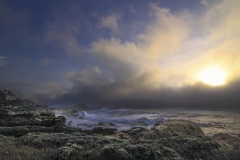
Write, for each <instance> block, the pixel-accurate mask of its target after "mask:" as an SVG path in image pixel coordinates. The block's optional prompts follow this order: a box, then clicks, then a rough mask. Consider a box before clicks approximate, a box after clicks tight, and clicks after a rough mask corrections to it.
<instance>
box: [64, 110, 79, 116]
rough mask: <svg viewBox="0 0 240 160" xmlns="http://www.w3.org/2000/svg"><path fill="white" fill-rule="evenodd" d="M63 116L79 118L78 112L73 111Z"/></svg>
mask: <svg viewBox="0 0 240 160" xmlns="http://www.w3.org/2000/svg"><path fill="white" fill-rule="evenodd" d="M63 114H64V115H65V116H67V117H77V116H78V111H77V110H75V109H73V110H71V111H68V112H64V113H63Z"/></svg>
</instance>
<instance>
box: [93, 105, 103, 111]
mask: <svg viewBox="0 0 240 160" xmlns="http://www.w3.org/2000/svg"><path fill="white" fill-rule="evenodd" d="M101 109H102V107H101V106H97V107H95V108H94V110H101Z"/></svg>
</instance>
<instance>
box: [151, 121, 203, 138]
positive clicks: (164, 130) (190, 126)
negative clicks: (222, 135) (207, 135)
mask: <svg viewBox="0 0 240 160" xmlns="http://www.w3.org/2000/svg"><path fill="white" fill-rule="evenodd" d="M154 130H155V131H156V132H158V134H160V135H162V136H182V135H193V136H204V133H203V131H202V130H201V129H200V128H199V127H198V125H197V124H196V123H194V122H191V121H186V120H168V121H167V122H160V123H159V122H157V123H156V124H155V126H154Z"/></svg>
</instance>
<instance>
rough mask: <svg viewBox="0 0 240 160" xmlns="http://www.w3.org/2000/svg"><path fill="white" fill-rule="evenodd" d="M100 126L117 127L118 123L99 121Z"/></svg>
mask: <svg viewBox="0 0 240 160" xmlns="http://www.w3.org/2000/svg"><path fill="white" fill-rule="evenodd" d="M98 126H102V127H115V126H116V125H115V124H113V123H108V122H99V123H98Z"/></svg>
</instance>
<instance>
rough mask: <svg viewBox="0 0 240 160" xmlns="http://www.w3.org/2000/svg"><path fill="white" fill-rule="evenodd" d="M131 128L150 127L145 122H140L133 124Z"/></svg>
mask: <svg viewBox="0 0 240 160" xmlns="http://www.w3.org/2000/svg"><path fill="white" fill-rule="evenodd" d="M131 126H143V127H146V126H148V124H147V123H146V122H144V121H138V122H136V123H134V124H132V125H131Z"/></svg>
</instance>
